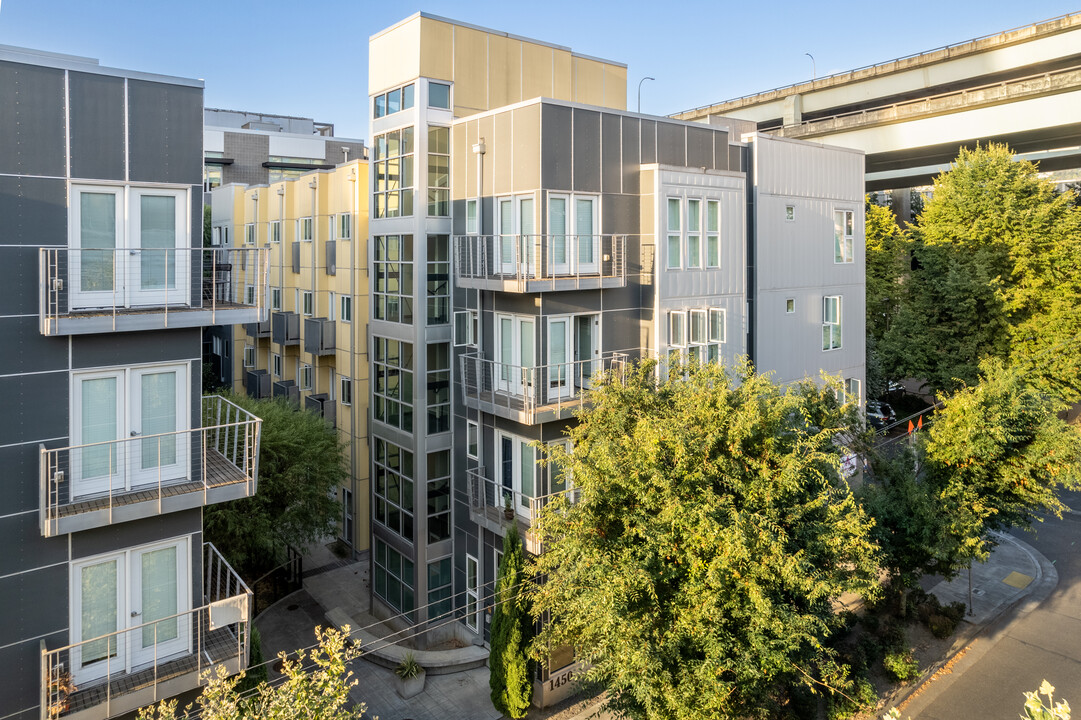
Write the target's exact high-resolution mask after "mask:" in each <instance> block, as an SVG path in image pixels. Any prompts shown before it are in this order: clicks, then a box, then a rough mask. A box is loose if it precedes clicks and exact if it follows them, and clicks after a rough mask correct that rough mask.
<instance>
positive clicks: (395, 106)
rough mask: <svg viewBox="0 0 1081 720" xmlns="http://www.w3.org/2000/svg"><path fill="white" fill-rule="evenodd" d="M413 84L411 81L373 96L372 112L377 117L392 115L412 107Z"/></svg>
mask: <svg viewBox="0 0 1081 720" xmlns="http://www.w3.org/2000/svg"><path fill="white" fill-rule="evenodd" d="M413 95H414V85H413V84H412V83H410V84H408V85H405V86H403V87H400V88H396V89H394V90H390V91H388V92H385V93H380V94H378V95H376V96H375V97H374V98H373V108H372V112H373V114H374V115H375V117H377V118H381V117H385V116H387V115H393V114H394V113H396V112H401V111H402V110H408V109H410V108H411V107H413Z"/></svg>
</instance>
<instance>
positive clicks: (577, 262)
mask: <svg viewBox="0 0 1081 720" xmlns="http://www.w3.org/2000/svg"><path fill="white" fill-rule="evenodd" d="M454 253H455V254H454V261H455V262H454V274H455V280H456V281H457V284H458V287H462V288H473V289H477V290H498V291H502V292H519V293H536V292H550V291H556V290H593V289H597V288H618V287H624V286H626V284H627V237H626V236H625V235H457V236H455V238H454Z"/></svg>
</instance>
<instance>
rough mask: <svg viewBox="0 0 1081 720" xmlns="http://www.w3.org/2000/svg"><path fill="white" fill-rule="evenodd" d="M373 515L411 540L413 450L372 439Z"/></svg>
mask: <svg viewBox="0 0 1081 720" xmlns="http://www.w3.org/2000/svg"><path fill="white" fill-rule="evenodd" d="M374 465H375V508H374V512H373V514H374V515H375V519H376V520H377V521H378V522H380V523H382V524H383V525H385V526H386V527H388V528H389V529H391V530H393V531H394V532H396V533H398V534H399V535H401V536H402V537H403V538H405V539H406V540H408V541H409V542H413V453H411V452H409V451H408V450H405V449H403V448H400V447H398V446H397V445H395V444H394V443H389V442H387V441H386V440H381V439H379V438H376V440H375V457H374Z"/></svg>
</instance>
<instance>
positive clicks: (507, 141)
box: [488, 112, 514, 195]
mask: <svg viewBox="0 0 1081 720" xmlns="http://www.w3.org/2000/svg"><path fill="white" fill-rule="evenodd" d="M492 120H493V133H492V139H491V141H489V143H488V147H489V148H490V149H489V151H488V152H490V153H492V154H493V155H494V156H495V178H494V181H495V186H494V187H493V189H492V191H493V192H494V193H495V194H496V195H502V194H505V193H509V192H510V191H511V171H512V169H513V167H514V157H513V155H512V153H511V141H512V136H511V114H510V113H509V112H501V113H497V114H496V115H494V116H493V117H492Z"/></svg>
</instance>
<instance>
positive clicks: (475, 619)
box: [465, 553, 481, 633]
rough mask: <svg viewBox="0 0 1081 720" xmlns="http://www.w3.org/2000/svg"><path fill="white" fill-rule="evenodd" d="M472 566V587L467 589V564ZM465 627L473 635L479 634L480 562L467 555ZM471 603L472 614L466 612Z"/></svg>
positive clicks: (467, 566) (467, 569)
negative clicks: (471, 602) (473, 633)
mask: <svg viewBox="0 0 1081 720" xmlns="http://www.w3.org/2000/svg"><path fill="white" fill-rule="evenodd" d="M470 563H472V564H473V582H474V585H473V587H469V564H470ZM465 583H466V584H465V607H466V610H467V611H466V614H465V626H466V627H467V628H469V629H470V630H472V631H473V632H475V633H479V632H480V627H481V623H480V614H481V607H480V584H481V583H480V562H479V561H478V560H477V558H475V557H473V556H472V555H470V554H469V553H466V556H465ZM470 600H472V601H473V607H474V608H475V610H474V612H472V613H470V612H468V608H469V601H470Z"/></svg>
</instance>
